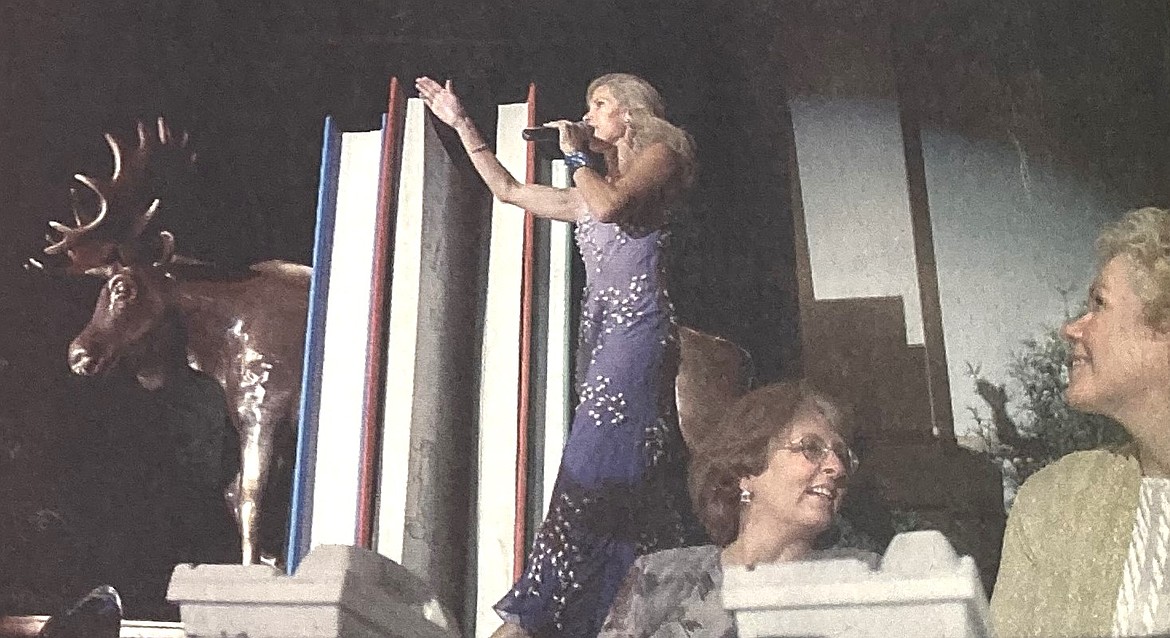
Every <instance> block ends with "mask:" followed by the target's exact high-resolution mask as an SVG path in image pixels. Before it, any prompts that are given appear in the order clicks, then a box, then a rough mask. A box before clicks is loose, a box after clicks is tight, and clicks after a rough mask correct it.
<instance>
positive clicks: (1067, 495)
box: [1010, 449, 1141, 526]
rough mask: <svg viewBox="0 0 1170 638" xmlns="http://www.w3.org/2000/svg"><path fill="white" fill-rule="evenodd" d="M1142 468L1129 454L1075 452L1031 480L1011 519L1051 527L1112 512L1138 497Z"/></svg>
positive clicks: (1014, 508)
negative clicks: (1121, 504) (1110, 510)
mask: <svg viewBox="0 0 1170 638" xmlns="http://www.w3.org/2000/svg"><path fill="white" fill-rule="evenodd" d="M1140 478H1141V468H1140V466H1139V465H1138V461H1137V458H1136V457H1135V456H1134V455H1133V454H1132V453H1131V452H1130V451H1128V450H1126V449H1121V450H1086V451H1083V452H1073V453H1072V454H1068V455H1066V456H1064V457H1062V458H1061V459H1059V460H1057V461H1055V462H1053V463H1050V464H1049V465H1047V466H1045V467H1044V468H1043V469H1041V470H1040V471H1038V472H1036V473H1035V474H1033V475H1032V476H1030V477H1028V480H1026V481H1024V484H1023V485H1022V486H1021V487H1020V491H1019V492H1018V493H1017V494H1016V498H1015V502H1014V503H1013V504H1012V511H1011V516H1010V518H1012V519H1015V520H1016V521H1018V522H1019V524H1023V523H1024V522H1025V521H1027V522H1028V524H1029V525H1033V524H1038V525H1041V526H1044V525H1048V524H1049V523H1050V522H1051V521H1053V520H1064V519H1066V518H1069V517H1072V518H1076V517H1077V516H1079V515H1080V513H1084V514H1094V515H1095V513H1099V512H1100V511H1101V510H1102V509H1105V508H1112V507H1115V506H1116V503H1117V502H1119V501H1124V500H1126V499H1127V497H1128V496H1130V495H1131V492H1132V495H1136V489H1137V486H1138V484H1139V483H1140Z"/></svg>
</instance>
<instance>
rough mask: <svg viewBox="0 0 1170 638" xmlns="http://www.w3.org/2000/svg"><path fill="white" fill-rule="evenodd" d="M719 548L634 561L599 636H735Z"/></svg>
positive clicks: (845, 554)
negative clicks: (725, 606)
mask: <svg viewBox="0 0 1170 638" xmlns="http://www.w3.org/2000/svg"><path fill="white" fill-rule="evenodd" d="M721 551H722V548H720V547H718V546H716V545H702V546H699V547H681V548H679V549H668V550H666V551H661V552H655V553H653V554H647V555H646V556H642V557H640V558H638V559H637V560H636V561H634V565H633V567H631V568H630V572H629V574H627V575H626V579H625V580H624V581H623V582H622V585H621V587H620V588H619V589H618V593H617V597H616V598H615V599H614V602H613V606H612V607H611V608H610V610H609V617H607V618H606V619H605V624H604V625H603V626H602V628H601V634H600V635H599V636H598V638H736V631H735V619H734V618H733V617H732V615H731V614H730V613H729V612H727V611H726V610H725V609H723V596H722V595H721V593H720V592H721V591H722V589H723V567H722V565H721V564H720V559H719V557H720V554H721ZM827 558H858V559H861V560H864V561H866V562H867V563H869V564H870V565H875V564H876V562H877V558H878V557H877V555H876V554H873V553H872V552H866V551H863V550H857V549H829V550H822V551H814V552H812V553H811V554H810V555H809V556H808V558H806V559H805V560H821V559H827Z"/></svg>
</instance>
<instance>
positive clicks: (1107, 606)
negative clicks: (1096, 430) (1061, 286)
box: [991, 208, 1170, 638]
mask: <svg viewBox="0 0 1170 638" xmlns="http://www.w3.org/2000/svg"><path fill="white" fill-rule="evenodd" d="M1097 249H1098V254H1099V259H1100V261H1099V264H1100V267H1099V270H1098V274H1097V277H1096V279H1095V281H1094V282H1093V285H1092V287H1091V288H1090V290H1089V303H1088V308H1087V310H1086V312H1085V313H1084V314H1083V315H1082V316H1080V317H1078V318H1076V319H1075V320H1073V321H1070V322H1069V323H1068V324H1066V325H1065V326H1064V328H1063V331H1062V333H1063V336H1064V338H1065V339H1066V340H1068V342H1069V345H1070V350H1071V357H1070V360H1069V362H1068V366H1069V385H1068V390H1067V394H1066V396H1067V399H1068V403H1069V404H1070V405H1071V406H1072V407H1074V408H1077V409H1079V410H1082V411H1085V412H1090V413H1095V414H1102V415H1105V416H1109V417H1111V418H1113V419H1115V420H1117V421H1118V422H1119V423H1121V425H1122V426H1123V427H1124V428H1125V429H1126V431H1127V432H1129V434H1130V435H1131V436H1132V438H1133V444H1132V445H1130V446H1127V447H1126V448H1125V449H1122V450H1114V451H1106V450H1094V451H1089V452H1078V453H1075V454H1071V455H1069V456H1066V457H1065V458H1063V459H1061V460H1059V461H1057V462H1056V463H1053V464H1052V465H1050V466H1048V467H1046V468H1044V469H1043V470H1041V471H1040V472H1038V473H1036V474H1035V475H1034V476H1032V477H1031V478H1030V479H1029V480H1028V481H1027V482H1026V483H1025V484H1024V486H1023V487H1022V488H1021V489H1020V492H1019V494H1018V496H1017V498H1016V502H1015V505H1014V507H1013V508H1012V512H1011V516H1010V518H1009V519H1008V526H1007V531H1006V533H1005V536H1004V546H1003V558H1002V561H1001V563H1000V569H999V577H998V581H997V583H996V587H995V591H994V594H993V596H992V601H991V607H992V617H993V620H994V622H995V626H996V630H997V632H998V633H999V635H1000V636H1001V638H1011V637H1014V636H1148V635H1163V634H1166V633H1168V632H1170V578H1167V577H1166V575H1167V572H1170V559H1168V557H1167V556H1168V553H1170V212H1168V211H1165V210H1161V209H1157V208H1143V209H1140V210H1136V211H1133V212H1130V213H1128V214H1127V215H1125V217H1123V218H1122V219H1121V220H1120V221H1119V222H1117V223H1115V224H1113V225H1111V226H1109V227H1107V228H1106V229H1105V230H1104V231H1103V232H1102V233H1101V236H1100V237H1099V239H1098V241H1097Z"/></svg>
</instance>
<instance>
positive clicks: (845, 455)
mask: <svg viewBox="0 0 1170 638" xmlns="http://www.w3.org/2000/svg"><path fill="white" fill-rule="evenodd" d="M780 449H782V450H788V451H789V452H800V453H801V454H803V455H804V458H806V459H808V462H809V463H812V464H814V465H820V464H821V463H824V462H825V459H826V458H828V456H829V452H832V453H833V454H836V455H837V458H838V459H840V461H841V464H842V465H844V466H845V473H846V476H850V475H852V474H854V473H856V472H857V466H858V465H860V464H861V462H860V461H859V460H858V459H857V455H856V454H854V453H853V450H852V449H850V448H849V446H848V445H845V443H843V442H841V441H835V442H833V443H829V442H827V441H825V440H824V439H823V438H821V437H820V436H817V435H816V434H806V435H804V436H802V437H800V438H799V439H797V440H795V441H793V442H791V443H789V444H788V445H782V446H780Z"/></svg>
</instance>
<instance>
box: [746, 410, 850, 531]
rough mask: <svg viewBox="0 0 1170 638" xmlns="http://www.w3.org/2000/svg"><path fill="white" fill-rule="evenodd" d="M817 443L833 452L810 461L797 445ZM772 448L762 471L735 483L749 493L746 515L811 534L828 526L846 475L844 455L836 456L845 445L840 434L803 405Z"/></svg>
mask: <svg viewBox="0 0 1170 638" xmlns="http://www.w3.org/2000/svg"><path fill="white" fill-rule="evenodd" d="M818 443H819V444H820V445H822V446H824V447H831V448H832V449H833V450H835V451H828V452H827V453H824V454H823V455H822V457H823V458H821V459H820V460H819V461H814V460H812V459H810V458H809V457H808V456H807V455H806V454H805V453H804V452H803V451H802V448H810V449H811V447H815V446H816V444H818ZM771 447H772V448H773V449H772V452H771V453H770V454H769V456H768V466H767V467H766V468H765V469H764V471H763V472H761V473H760V474H759V475H757V476H750V477H747V478H744V479H742V480H741V482H740V487H743V488H746V489H747V490H748V491H750V492H751V493H752V500H751V505H750V506H749V507H750V509H751V516H750V517H749V519H750V520H753V521H758V522H760V523H762V524H770V523H775V524H778V525H780V526H783V527H787V528H798V529H802V530H804V531H805V533H807V535H808V537H809V538H810V539H811V538H813V537H815V536H817V535H818V534H820V533H821V532H824V531H825V530H827V529H829V526H830V525H831V524H832V521H833V516H834V515H835V514H836V512H837V510H838V509H839V508H840V507H841V500H842V499H843V498H845V492H846V489H847V484H848V478H849V477H848V473H849V466H850V461H849V458H841V454H842V453H844V452H843V451H844V450H847V449H848V448H847V447H846V446H845V441H844V440H843V438H842V437H841V434H840V433H838V432H837V431H836V430H834V429H833V426H832V425H831V424H830V422H829V420H828V419H827V418H825V416H824V415H823V414H821V413H820V411H818V410H816V409H815V408H811V407H802V408H801V409H800V410H799V411H798V412H797V414H796V415H795V416H794V417H793V419H792V424H791V425H790V426H789V427H788V428H787V429H786V430H785V431H784V432H782V433H781V434H780V435H779V437H778V438H777V439H776V440H775V441H773V443H772V446H771ZM844 454H845V456H846V457H848V456H850V455H849V454H848V453H844Z"/></svg>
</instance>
